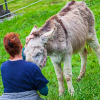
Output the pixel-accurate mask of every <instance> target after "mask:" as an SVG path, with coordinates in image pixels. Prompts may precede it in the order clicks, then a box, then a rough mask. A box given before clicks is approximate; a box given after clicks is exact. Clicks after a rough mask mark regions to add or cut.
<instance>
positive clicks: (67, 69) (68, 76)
mask: <svg viewBox="0 0 100 100" xmlns="http://www.w3.org/2000/svg"><path fill="white" fill-rule="evenodd" d="M63 74H64V76H65V80H66V82H67V86H68V91H69V93H70V94H71V95H74V88H73V85H72V67H71V55H67V56H66V57H65V59H64V69H63Z"/></svg>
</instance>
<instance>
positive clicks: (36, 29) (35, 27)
mask: <svg viewBox="0 0 100 100" xmlns="http://www.w3.org/2000/svg"><path fill="white" fill-rule="evenodd" d="M36 31H38V27H37V26H36V25H34V27H33V28H32V30H31V32H30V35H31V34H34V33H35V32H36Z"/></svg>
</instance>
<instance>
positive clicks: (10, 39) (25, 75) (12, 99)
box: [0, 32, 48, 100]
mask: <svg viewBox="0 0 100 100" xmlns="http://www.w3.org/2000/svg"><path fill="white" fill-rule="evenodd" d="M18 36H19V35H18V34H15V33H13V32H12V33H9V34H7V35H5V36H4V40H3V43H4V47H5V50H6V52H7V53H8V54H9V55H10V60H8V61H6V62H4V63H2V65H1V75H2V81H3V86H4V94H3V95H2V96H1V97H0V100H43V99H42V98H40V97H39V95H38V94H37V90H39V92H40V94H42V95H45V96H46V95H47V94H48V87H47V85H46V84H47V83H48V80H47V79H46V78H45V77H44V76H43V74H42V73H41V71H40V69H39V67H38V66H37V65H36V64H34V63H31V62H27V61H25V60H23V59H22V54H21V53H22V44H21V42H20V40H19V37H18ZM29 39H30V38H28V40H29ZM27 42H28V41H27ZM26 44H27V43H26Z"/></svg>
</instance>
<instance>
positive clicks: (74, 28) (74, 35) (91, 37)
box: [24, 1, 100, 95]
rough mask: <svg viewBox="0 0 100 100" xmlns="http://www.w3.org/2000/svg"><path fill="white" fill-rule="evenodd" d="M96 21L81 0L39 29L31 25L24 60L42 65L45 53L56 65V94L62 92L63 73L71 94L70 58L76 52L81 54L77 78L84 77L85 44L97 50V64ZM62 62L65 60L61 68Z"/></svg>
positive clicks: (98, 49)
mask: <svg viewBox="0 0 100 100" xmlns="http://www.w3.org/2000/svg"><path fill="white" fill-rule="evenodd" d="M94 24H95V20H94V15H93V13H92V12H91V10H90V9H89V8H88V7H87V5H86V4H85V2H83V1H71V2H68V3H67V4H66V5H65V7H64V8H62V9H61V11H60V12H58V13H57V14H56V15H53V16H51V17H50V18H49V19H48V20H47V21H46V23H45V24H44V25H43V26H42V27H41V28H38V27H37V26H34V27H33V29H32V31H31V34H33V35H34V39H31V40H30V41H29V43H28V45H27V47H26V48H25V51H24V53H25V55H26V60H27V61H30V62H34V63H36V64H37V65H38V66H39V67H40V68H41V67H43V66H45V63H46V59H47V54H48V56H50V58H51V60H52V63H53V65H54V68H55V72H56V75H57V80H58V85H59V95H62V94H63V93H64V90H65V88H64V83H63V75H64V77H65V80H66V83H67V86H68V91H69V93H70V94H71V95H73V94H74V88H73V85H72V67H71V58H72V55H73V54H75V53H79V55H80V57H81V70H80V74H79V76H78V81H79V80H80V79H81V78H82V76H84V74H85V71H86V63H87V50H86V48H85V44H86V43H87V44H88V45H89V46H90V47H91V48H92V49H93V50H94V51H95V53H96V55H97V57H98V59H99V64H100V46H99V42H98V39H97V37H96V33H95V27H94ZM61 63H64V67H63V71H62V68H61Z"/></svg>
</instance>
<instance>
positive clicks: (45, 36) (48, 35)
mask: <svg viewBox="0 0 100 100" xmlns="http://www.w3.org/2000/svg"><path fill="white" fill-rule="evenodd" d="M56 31H57V28H54V27H53V28H52V29H51V30H50V31H49V32H46V33H44V34H43V35H42V36H41V37H40V38H41V42H42V43H47V41H48V39H49V38H51V37H52V36H53V35H54V34H55V32H56Z"/></svg>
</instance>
